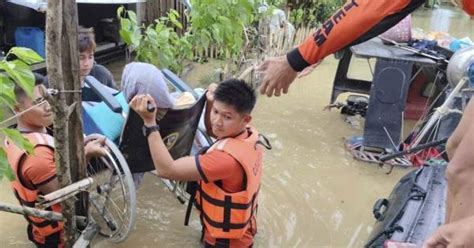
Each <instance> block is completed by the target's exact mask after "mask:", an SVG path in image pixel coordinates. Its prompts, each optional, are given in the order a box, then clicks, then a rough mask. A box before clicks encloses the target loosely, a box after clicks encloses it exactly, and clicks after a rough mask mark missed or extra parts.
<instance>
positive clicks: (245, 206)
mask: <svg viewBox="0 0 474 248" xmlns="http://www.w3.org/2000/svg"><path fill="white" fill-rule="evenodd" d="M198 190H199V194H200V195H202V198H204V200H206V201H207V202H209V203H210V204H212V205H215V206H219V207H225V206H226V205H227V204H229V203H227V202H226V201H225V200H224V201H222V200H218V199H215V198H212V197H211V196H210V195H208V194H206V192H204V190H202V188H201V187H198ZM226 197H227V196H226ZM230 207H231V208H233V209H239V210H245V209H248V208H250V207H252V201H250V202H249V203H235V202H230Z"/></svg>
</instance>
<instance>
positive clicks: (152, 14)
mask: <svg viewBox="0 0 474 248" xmlns="http://www.w3.org/2000/svg"><path fill="white" fill-rule="evenodd" d="M160 16H161V8H160V0H148V1H147V2H146V21H147V24H151V23H153V21H154V20H156V19H158V18H159V17H160Z"/></svg>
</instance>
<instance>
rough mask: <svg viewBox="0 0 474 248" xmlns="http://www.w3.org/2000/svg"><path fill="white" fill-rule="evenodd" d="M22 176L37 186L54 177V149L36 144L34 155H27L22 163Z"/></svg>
mask: <svg viewBox="0 0 474 248" xmlns="http://www.w3.org/2000/svg"><path fill="white" fill-rule="evenodd" d="M22 172H23V178H24V179H25V180H27V181H28V182H30V183H31V184H33V186H35V187H37V186H39V185H42V184H45V183H47V182H49V181H51V180H53V179H54V178H56V164H55V162H54V151H53V150H52V149H51V148H49V147H47V146H37V147H36V148H35V150H34V155H28V156H27V157H26V158H25V160H23V164H22Z"/></svg>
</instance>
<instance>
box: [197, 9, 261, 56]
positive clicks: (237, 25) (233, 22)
mask: <svg viewBox="0 0 474 248" xmlns="http://www.w3.org/2000/svg"><path fill="white" fill-rule="evenodd" d="M191 3H192V6H193V8H192V10H191V13H190V23H191V26H190V30H189V31H190V32H191V33H192V38H193V39H192V43H193V45H194V47H195V48H196V49H197V50H198V52H202V51H203V50H204V49H206V48H208V47H209V45H210V44H213V45H214V46H215V47H216V48H217V49H218V51H219V54H221V56H222V57H223V58H227V59H229V58H236V57H237V55H239V54H240V52H241V49H242V46H243V44H244V26H247V25H249V24H250V23H252V21H253V20H254V14H255V7H256V2H255V1H253V0H220V1H215V0H192V1H191Z"/></svg>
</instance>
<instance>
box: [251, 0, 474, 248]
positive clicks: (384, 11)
mask: <svg viewBox="0 0 474 248" xmlns="http://www.w3.org/2000/svg"><path fill="white" fill-rule="evenodd" d="M424 2H425V0H398V1H393V0H348V1H347V2H346V4H345V5H344V6H343V7H341V8H340V9H339V10H337V11H336V13H334V14H333V15H332V16H331V17H330V18H329V19H328V20H327V21H326V22H324V23H323V25H322V27H320V28H318V29H317V30H316V32H315V33H314V34H313V35H311V36H310V37H308V38H307V39H306V40H305V41H304V42H303V43H302V44H300V45H299V46H298V47H297V48H296V49H294V50H292V51H290V52H289V53H287V54H286V56H282V57H277V58H270V59H267V60H266V61H264V62H263V63H262V64H261V65H260V66H259V68H258V69H259V70H260V71H261V73H262V74H263V75H264V76H263V80H262V85H261V87H260V93H261V94H266V95H267V96H269V97H271V96H272V95H275V96H280V94H281V93H282V92H283V94H286V93H287V92H288V89H289V87H290V84H291V83H292V82H293V81H294V79H295V78H296V76H297V74H298V72H300V71H302V70H304V69H305V68H308V67H309V66H311V65H316V64H317V63H318V62H320V61H321V60H322V59H323V58H325V57H326V56H327V55H330V54H332V53H334V52H336V51H339V50H341V49H343V48H345V47H349V46H352V45H355V44H358V43H361V42H363V41H366V40H369V39H371V38H373V37H375V36H377V35H379V34H381V33H383V32H384V31H386V30H387V29H389V28H390V27H392V26H394V25H395V24H397V23H398V22H399V21H400V20H402V19H403V18H404V17H405V16H406V15H408V14H409V13H411V12H412V11H414V10H415V9H416V8H418V7H419V6H421V5H422V4H423V3H424ZM455 2H456V4H457V5H458V6H459V7H460V8H462V9H463V10H464V12H465V13H467V14H468V15H469V16H471V19H472V17H473V16H474V0H455ZM472 116H474V101H470V102H469V104H468V106H467V108H466V109H465V110H464V114H463V117H462V119H461V122H460V123H459V125H458V127H457V128H456V130H455V131H454V133H453V134H452V136H451V137H450V138H449V140H448V143H447V148H446V150H447V153H448V155H449V158H450V163H449V165H448V167H447V169H446V179H447V182H448V194H447V201H446V220H445V223H446V224H445V225H443V226H441V227H440V228H439V229H438V230H437V231H436V232H435V233H434V234H433V236H432V237H431V238H430V239H429V240H428V241H427V244H426V246H427V247H430V248H431V247H433V248H434V247H458V245H464V246H463V247H472V246H474V233H472V228H466V227H467V226H471V227H472V226H474V218H473V217H474V197H473V196H474V180H472V178H474V157H473V153H472V146H473V145H474V136H473V135H472V134H474V120H472ZM459 247H461V246H459Z"/></svg>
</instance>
